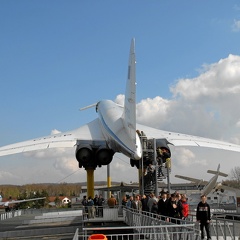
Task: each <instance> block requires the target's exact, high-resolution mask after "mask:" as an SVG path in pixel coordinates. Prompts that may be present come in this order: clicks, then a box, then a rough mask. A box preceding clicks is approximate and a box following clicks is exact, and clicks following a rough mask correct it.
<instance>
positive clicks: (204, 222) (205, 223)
mask: <svg viewBox="0 0 240 240" xmlns="http://www.w3.org/2000/svg"><path fill="white" fill-rule="evenodd" d="M196 217H197V221H198V222H200V230H201V238H202V239H204V228H205V230H206V233H207V239H208V240H209V239H211V233H210V221H211V214H210V206H209V204H208V203H207V197H206V196H205V195H202V196H201V202H199V204H198V206H197V216H196Z"/></svg>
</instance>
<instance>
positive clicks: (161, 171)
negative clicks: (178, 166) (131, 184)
mask: <svg viewBox="0 0 240 240" xmlns="http://www.w3.org/2000/svg"><path fill="white" fill-rule="evenodd" d="M140 138H141V141H142V148H143V159H142V162H141V163H140V164H139V166H137V167H138V169H142V176H143V181H142V182H143V185H144V194H149V193H150V192H155V189H156V182H157V183H159V182H162V181H163V180H164V179H166V178H167V177H168V174H170V172H171V159H170V157H171V152H170V149H169V148H168V147H167V145H164V146H163V145H161V144H156V146H154V141H153V139H148V138H147V137H146V136H145V134H144V133H143V132H141V135H140ZM154 149H156V152H155V153H154ZM141 179H142V178H141Z"/></svg>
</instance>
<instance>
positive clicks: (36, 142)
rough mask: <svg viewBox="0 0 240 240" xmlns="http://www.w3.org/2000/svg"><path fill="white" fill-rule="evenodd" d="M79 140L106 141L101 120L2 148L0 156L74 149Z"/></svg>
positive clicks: (0, 148)
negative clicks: (35, 151) (54, 149)
mask: <svg viewBox="0 0 240 240" xmlns="http://www.w3.org/2000/svg"><path fill="white" fill-rule="evenodd" d="M77 140H86V141H91V140H94V141H95V140H101V141H105V138H104V136H103V134H102V132H101V129H100V125H99V120H98V119H95V120H94V121H92V122H90V123H88V124H86V125H84V126H82V127H80V128H78V129H75V130H73V131H69V132H63V133H59V134H54V135H49V136H46V137H41V138H35V139H32V140H28V141H24V142H19V143H15V144H11V145H7V146H4V147H0V156H4V155H11V154H15V153H24V152H28V151H34V150H43V149H48V148H59V147H61V148H65V147H74V146H75V145H76V142H77Z"/></svg>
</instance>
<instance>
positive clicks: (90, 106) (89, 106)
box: [79, 103, 98, 111]
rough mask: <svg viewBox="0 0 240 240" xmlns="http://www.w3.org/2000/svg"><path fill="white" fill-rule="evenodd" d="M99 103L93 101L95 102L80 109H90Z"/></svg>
mask: <svg viewBox="0 0 240 240" xmlns="http://www.w3.org/2000/svg"><path fill="white" fill-rule="evenodd" d="M97 104H98V103H93V104H91V105H88V106H86V107H83V108H80V109H79V110H80V111H83V110H86V109H88V108H92V107H96V105H97Z"/></svg>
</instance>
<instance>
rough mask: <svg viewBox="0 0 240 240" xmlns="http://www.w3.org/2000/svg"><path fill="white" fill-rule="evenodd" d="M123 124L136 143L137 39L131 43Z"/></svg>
mask: <svg viewBox="0 0 240 240" xmlns="http://www.w3.org/2000/svg"><path fill="white" fill-rule="evenodd" d="M122 118H123V120H124V121H123V122H124V125H125V128H126V130H127V131H128V134H129V137H130V138H131V139H132V140H133V142H134V143H135V142H136V59H135V39H134V38H133V39H132V41H131V47H130V54H129V63H128V79H127V85H126V92H125V102H124V111H123V116H122Z"/></svg>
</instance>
